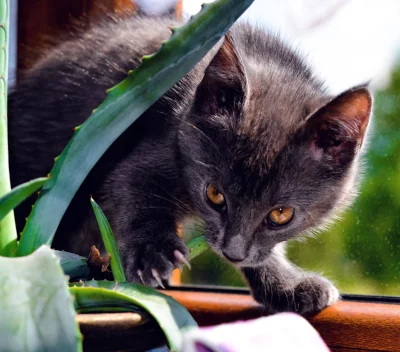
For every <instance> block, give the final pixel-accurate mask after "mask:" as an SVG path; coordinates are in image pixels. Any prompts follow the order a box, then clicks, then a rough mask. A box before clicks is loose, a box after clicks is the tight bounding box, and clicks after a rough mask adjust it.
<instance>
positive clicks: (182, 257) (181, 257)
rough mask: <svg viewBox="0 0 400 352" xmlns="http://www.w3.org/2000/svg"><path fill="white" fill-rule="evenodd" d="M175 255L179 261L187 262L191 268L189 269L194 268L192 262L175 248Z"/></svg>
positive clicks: (181, 262)
mask: <svg viewBox="0 0 400 352" xmlns="http://www.w3.org/2000/svg"><path fill="white" fill-rule="evenodd" d="M174 256H175V259H176V260H177V261H178V263H180V264H185V265H186V266H187V267H188V268H189V270H190V269H192V266H191V265H190V263H189V262H188V261H187V259H186V258H185V256H184V255H183V254H182V253H181V252H179V251H178V250H175V251H174Z"/></svg>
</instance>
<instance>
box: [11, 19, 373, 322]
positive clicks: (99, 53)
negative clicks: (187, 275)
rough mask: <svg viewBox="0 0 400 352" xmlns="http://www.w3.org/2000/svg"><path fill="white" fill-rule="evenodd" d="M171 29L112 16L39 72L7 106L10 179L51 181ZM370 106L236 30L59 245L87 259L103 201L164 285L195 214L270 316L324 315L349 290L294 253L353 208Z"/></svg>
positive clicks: (102, 177)
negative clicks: (65, 155)
mask: <svg viewBox="0 0 400 352" xmlns="http://www.w3.org/2000/svg"><path fill="white" fill-rule="evenodd" d="M171 22H172V21H170V20H169V19H146V18H132V19H129V20H124V21H122V20H121V21H120V22H118V23H103V24H102V25H99V26H97V27H96V28H93V29H91V30H90V31H88V32H87V33H84V34H82V35H81V36H78V37H77V38H75V39H72V40H70V41H67V42H65V43H63V44H61V45H60V46H58V47H57V48H56V49H54V50H53V51H51V52H49V53H48V55H47V57H46V58H44V59H43V60H41V61H40V62H39V63H38V64H37V65H36V66H35V67H34V68H33V69H32V70H31V71H30V72H29V73H28V74H27V78H26V79H25V81H24V82H22V83H21V84H20V85H19V86H18V87H17V88H16V89H15V90H14V91H13V92H12V93H11V94H10V98H9V109H10V159H11V160H10V166H11V175H12V182H13V185H14V186H15V185H17V184H20V183H22V182H24V181H27V180H30V179H32V178H35V177H38V176H43V175H46V174H47V173H48V172H49V170H50V169H51V167H52V164H53V159H54V157H55V156H57V155H59V153H60V152H61V150H62V148H63V147H64V146H65V145H66V143H67V142H68V140H69V138H70V137H71V136H72V133H73V127H75V126H77V125H79V124H81V123H82V122H83V121H84V120H85V119H86V118H87V117H88V116H89V115H90V113H91V111H92V110H93V109H94V108H96V107H97V106H98V105H99V103H101V101H102V100H103V99H104V98H105V91H106V89H107V88H109V87H112V86H113V85H115V84H116V83H118V82H119V81H121V80H122V79H123V78H125V77H126V73H127V72H128V70H130V69H133V68H135V67H137V66H138V64H139V62H140V58H141V57H142V56H143V55H145V54H150V53H152V52H154V51H156V50H157V48H159V47H160V45H161V43H162V41H163V40H165V39H167V38H168V37H169V35H170V31H169V30H168V28H167V25H170V24H173V23H171ZM371 105H372V99H371V95H370V93H369V91H368V90H367V88H365V87H356V88H352V89H350V90H348V91H346V92H344V93H342V94H340V95H339V96H331V95H329V94H327V93H326V92H325V91H324V90H323V89H322V85H321V82H320V81H318V80H317V79H316V78H314V76H313V74H312V72H311V70H310V69H309V68H308V66H307V65H306V64H305V63H304V62H303V60H302V59H301V58H300V57H299V56H298V55H297V54H296V53H295V52H293V51H292V50H291V49H290V48H288V47H287V46H285V45H284V44H283V43H282V42H281V41H280V40H279V38H277V37H276V36H273V35H270V34H268V33H265V32H264V31H262V30H261V29H257V28H253V27H251V26H249V25H247V24H236V25H235V26H234V27H233V28H232V29H231V30H230V31H229V33H228V34H227V35H226V36H225V38H224V40H223V41H221V42H220V43H219V44H218V45H217V46H216V47H215V48H214V49H213V50H212V51H211V52H210V53H209V54H208V55H207V57H205V58H204V59H203V60H202V61H201V62H200V63H199V64H198V65H197V66H196V67H195V68H194V69H193V70H192V71H191V72H190V73H189V74H187V75H186V76H185V77H183V78H182V79H181V80H180V81H179V82H178V83H177V84H175V85H174V87H173V88H171V89H170V90H169V91H168V93H167V94H165V95H164V96H163V97H162V98H161V99H159V100H158V101H157V102H156V103H155V104H154V105H153V106H152V107H151V108H150V109H148V110H147V111H146V112H145V113H144V114H143V116H142V117H141V118H140V119H139V120H138V121H137V122H135V123H134V124H133V126H132V127H131V128H130V129H128V130H127V131H126V132H125V133H124V134H123V135H122V136H121V137H120V138H119V139H118V140H117V141H116V143H115V144H114V145H113V146H112V147H111V148H110V149H109V151H108V152H107V153H106V154H105V155H104V156H103V157H102V159H101V160H100V161H99V163H98V164H97V165H96V167H95V168H94V170H93V171H92V172H91V173H90V174H89V176H88V177H87V179H86V180H85V182H84V184H83V185H82V187H81V188H80V190H79V191H78V193H77V194H76V196H75V198H74V201H73V202H72V203H71V205H70V207H69V209H68V211H67V213H66V215H65V217H64V219H63V221H62V223H61V225H60V227H59V230H58V232H57V235H56V238H55V241H54V243H53V245H54V246H55V247H56V248H62V249H65V250H70V251H74V252H77V253H83V254H87V251H88V248H89V247H90V245H91V244H94V243H96V242H97V241H98V240H99V236H98V229H97V225H96V223H95V220H94V217H93V214H92V210H91V209H90V204H89V194H92V195H93V197H94V198H95V199H96V200H97V201H98V203H99V204H100V206H101V207H102V208H103V210H104V212H105V213H106V215H107V217H108V218H109V220H110V222H111V225H112V228H113V229H114V231H115V234H116V236H117V240H118V245H119V248H120V251H121V255H122V258H123V262H124V265H125V269H126V274H127V277H128V279H129V280H130V281H132V282H143V283H145V284H146V285H151V286H157V285H158V284H160V283H161V281H162V280H167V279H168V278H169V276H170V274H171V271H172V270H173V269H174V268H175V267H177V266H179V264H180V263H182V262H184V261H185V259H184V258H185V256H187V253H188V251H187V248H186V246H185V244H184V243H183V241H182V240H181V239H180V238H179V237H178V236H177V235H176V225H177V223H179V222H180V221H181V220H182V219H183V218H185V217H187V216H197V217H200V218H201V219H202V220H203V222H204V229H205V236H206V238H207V241H208V243H209V245H210V246H211V248H212V249H214V250H215V251H216V252H217V253H218V254H220V255H221V256H223V257H225V258H226V259H227V260H229V261H230V262H232V263H233V264H234V265H236V266H237V267H239V268H240V269H241V270H242V271H243V273H244V275H245V277H246V278H247V280H248V282H249V284H250V287H251V290H252V292H253V295H254V297H255V299H256V300H257V301H259V302H261V303H263V304H264V305H265V306H266V308H267V309H268V310H269V311H270V312H277V311H296V312H298V313H301V314H305V313H312V312H317V311H319V310H321V309H323V308H324V307H326V306H328V305H330V304H332V303H333V302H335V301H336V300H337V299H338V297H339V294H338V291H337V290H336V288H335V287H334V286H333V285H332V284H331V283H330V282H329V281H328V280H326V279H325V278H323V277H320V276H318V275H316V274H314V273H307V272H304V271H302V270H301V269H299V268H297V267H295V266H294V265H292V264H291V263H290V262H289V261H288V260H287V259H286V258H285V254H284V244H285V242H286V241H287V240H289V239H291V238H295V237H297V236H299V235H301V234H307V233H308V232H311V231H313V230H315V229H318V228H320V227H321V226H323V225H324V224H326V223H327V222H328V221H330V219H332V218H333V217H334V216H335V214H337V212H338V211H339V210H341V209H343V208H344V207H346V206H348V205H349V204H350V203H351V201H352V199H353V198H354V195H355V193H356V190H357V184H358V179H359V177H358V175H359V171H357V170H358V169H357V167H358V164H359V157H360V150H361V147H362V145H363V142H364V136H365V134H366V129H367V125H368V121H369V117H370V114H371ZM71 177H73V175H71ZM29 210H30V204H28V203H26V204H25V205H24V206H22V207H21V208H19V209H18V210H17V219H18V224H19V227H20V228H21V227H22V226H23V223H24V220H23V219H24V217H26V215H27V213H29Z"/></svg>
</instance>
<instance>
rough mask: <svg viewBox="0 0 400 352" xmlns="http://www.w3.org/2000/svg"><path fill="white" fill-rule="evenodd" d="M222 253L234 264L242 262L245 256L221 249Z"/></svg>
mask: <svg viewBox="0 0 400 352" xmlns="http://www.w3.org/2000/svg"><path fill="white" fill-rule="evenodd" d="M222 254H223V255H224V257H225V258H226V259H228V260H229V261H230V262H231V263H232V264H235V265H240V263H243V262H244V261H245V260H246V258H245V257H239V256H232V254H227V253H225V252H224V251H223V250H222Z"/></svg>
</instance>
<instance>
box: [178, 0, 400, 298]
mask: <svg viewBox="0 0 400 352" xmlns="http://www.w3.org/2000/svg"><path fill="white" fill-rule="evenodd" d="M399 13H400V4H399V3H398V2H396V1H386V2H381V1H378V0H376V1H374V0H369V1H358V0H354V1H347V2H343V1H317V0H308V1H307V0H304V1H287V2H276V1H273V2H272V1H258V0H256V2H255V4H254V5H253V6H252V8H250V10H249V11H248V13H247V14H245V15H246V16H247V19H248V20H250V21H251V20H254V18H255V17H256V16H258V18H257V21H258V22H259V23H261V24H262V25H264V26H265V27H267V28H275V29H278V30H279V31H280V32H282V33H283V35H284V36H285V37H286V38H287V40H288V41H289V42H290V43H292V44H293V43H294V44H295V45H298V46H299V48H300V50H301V51H303V52H305V53H307V54H308V56H307V59H308V60H309V61H310V62H311V64H312V65H313V66H314V68H315V71H316V72H317V73H318V74H322V77H324V78H326V82H327V88H328V90H330V91H331V92H332V93H339V92H340V91H343V90H344V89H348V88H349V87H351V86H354V85H357V84H360V83H363V82H366V81H369V80H370V81H371V83H370V87H371V89H372V90H373V93H374V99H375V100H374V114H373V123H372V128H370V138H369V147H368V149H367V151H366V156H365V161H366V163H365V171H364V178H363V182H362V186H361V189H360V194H359V197H358V198H357V200H356V202H355V203H354V205H353V206H352V207H351V208H350V209H349V210H348V211H346V212H345V213H344V214H343V216H342V218H341V219H340V220H338V221H336V222H335V224H334V226H333V227H331V228H330V229H329V230H326V231H325V232H324V233H321V234H320V235H319V236H317V237H316V238H309V239H307V240H306V241H302V242H291V243H290V244H289V245H288V256H289V258H290V259H291V260H292V261H293V262H294V263H296V264H297V265H299V266H300V267H301V268H304V269H306V270H312V271H315V272H319V273H322V274H323V275H324V276H326V277H328V278H329V279H331V280H332V281H333V282H334V283H335V284H336V285H337V286H338V287H339V289H340V290H341V292H343V293H357V294H374V295H400V280H399V276H400V254H399V253H400V62H399V61H398V59H397V52H398V49H399V47H400V29H399V27H398V21H399V20H400V18H399ZM257 14H258V15H257ZM264 14H265V16H264ZM261 15H263V16H261ZM261 17H262V19H261ZM188 232H190V231H188ZM192 267H193V268H192V270H191V271H187V270H185V271H184V272H183V275H182V283H194V284H212V285H225V286H226V285H228V286H243V285H245V283H244V280H243V279H242V277H241V275H240V274H239V273H238V272H237V271H236V269H234V268H233V266H231V265H229V264H226V263H225V262H224V260H223V259H220V258H219V257H217V256H216V255H215V254H212V253H207V254H205V255H203V256H201V257H199V258H197V259H195V260H194V262H193V266H192Z"/></svg>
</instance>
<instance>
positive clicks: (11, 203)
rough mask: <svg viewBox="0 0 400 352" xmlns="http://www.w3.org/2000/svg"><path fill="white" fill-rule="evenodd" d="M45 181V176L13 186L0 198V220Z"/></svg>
mask: <svg viewBox="0 0 400 352" xmlns="http://www.w3.org/2000/svg"><path fill="white" fill-rule="evenodd" d="M46 181H47V177H42V178H37V179H35V180H32V181H29V182H26V183H23V184H22V185H19V186H17V187H15V188H13V189H12V190H11V191H10V192H9V193H7V194H6V195H5V196H3V197H1V198H0V220H2V219H3V218H4V217H5V216H6V215H7V214H8V213H9V212H10V211H11V210H13V209H14V208H16V207H17V206H18V205H19V204H21V203H22V202H23V201H24V200H25V199H26V198H28V197H29V196H30V195H32V194H33V193H34V192H35V191H37V190H38V189H39V188H40V187H42V186H43V185H44V183H45V182H46Z"/></svg>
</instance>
